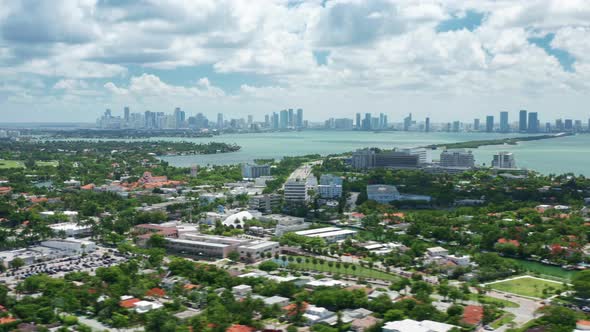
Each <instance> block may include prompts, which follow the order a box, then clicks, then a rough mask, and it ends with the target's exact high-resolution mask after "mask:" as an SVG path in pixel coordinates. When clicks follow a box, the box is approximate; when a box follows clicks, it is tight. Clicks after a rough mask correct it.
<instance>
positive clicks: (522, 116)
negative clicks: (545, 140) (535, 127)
mask: <svg viewBox="0 0 590 332" xmlns="http://www.w3.org/2000/svg"><path fill="white" fill-rule="evenodd" d="M526 113H527V111H526V110H520V113H519V115H518V131H520V132H525V131H527V129H528V126H527V121H526V120H527V114H526Z"/></svg>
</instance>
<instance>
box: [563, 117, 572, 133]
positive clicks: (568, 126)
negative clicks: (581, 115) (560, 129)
mask: <svg viewBox="0 0 590 332" xmlns="http://www.w3.org/2000/svg"><path fill="white" fill-rule="evenodd" d="M564 129H565V131H573V130H574V122H573V121H572V119H565V122H564Z"/></svg>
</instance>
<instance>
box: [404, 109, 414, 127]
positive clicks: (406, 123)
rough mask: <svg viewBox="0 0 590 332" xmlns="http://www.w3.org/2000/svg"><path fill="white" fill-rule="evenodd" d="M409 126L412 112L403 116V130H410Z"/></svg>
mask: <svg viewBox="0 0 590 332" xmlns="http://www.w3.org/2000/svg"><path fill="white" fill-rule="evenodd" d="M411 126H412V113H410V114H408V116H406V117H405V118H404V131H408V130H410V127H411Z"/></svg>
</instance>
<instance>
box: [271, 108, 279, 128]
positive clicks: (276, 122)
mask: <svg viewBox="0 0 590 332" xmlns="http://www.w3.org/2000/svg"><path fill="white" fill-rule="evenodd" d="M279 127H280V120H279V115H278V114H277V112H272V129H279Z"/></svg>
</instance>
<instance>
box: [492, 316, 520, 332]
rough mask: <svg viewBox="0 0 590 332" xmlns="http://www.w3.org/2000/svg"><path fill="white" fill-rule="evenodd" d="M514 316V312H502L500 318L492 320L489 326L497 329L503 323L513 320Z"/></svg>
mask: <svg viewBox="0 0 590 332" xmlns="http://www.w3.org/2000/svg"><path fill="white" fill-rule="evenodd" d="M515 317H516V316H514V314H511V313H506V314H504V316H502V317H500V319H497V320H496V321H494V322H492V323H491V324H490V326H491V327H492V328H494V329H497V328H499V327H500V326H504V325H506V324H508V323H510V322H511V321H513V320H514V318H515Z"/></svg>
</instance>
